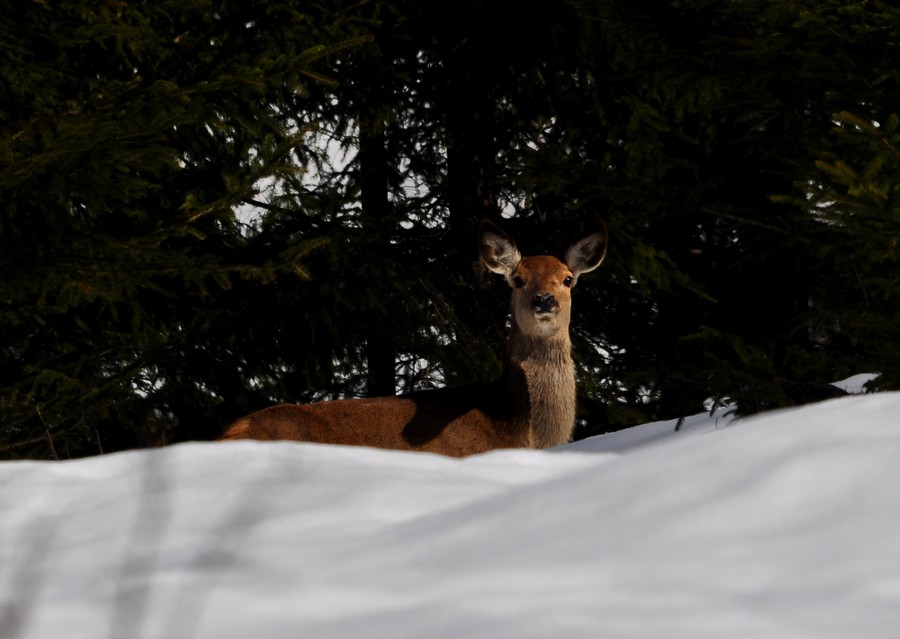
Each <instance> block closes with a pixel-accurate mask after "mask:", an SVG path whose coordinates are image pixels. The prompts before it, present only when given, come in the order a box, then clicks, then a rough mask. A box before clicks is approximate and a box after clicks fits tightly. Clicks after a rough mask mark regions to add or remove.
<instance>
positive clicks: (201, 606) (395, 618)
mask: <svg viewBox="0 0 900 639" xmlns="http://www.w3.org/2000/svg"><path fill="white" fill-rule="evenodd" d="M898 415H900V394H896V393H886V394H880V395H869V396H860V397H849V398H844V399H840V400H835V401H831V402H825V403H822V404H817V405H813V406H808V407H804V408H800V409H795V410H789V411H782V412H778V413H773V414H768V415H764V416H759V417H756V418H752V419H746V420H738V421H735V422H733V423H731V424H729V425H726V420H724V419H722V418H719V419H718V420H717V419H715V418H712V419H700V418H695V419H694V420H693V421H691V422H690V423H688V424H686V426H685V427H684V428H683V429H682V431H681V432H679V433H674V432H673V428H674V423H668V424H665V423H662V424H652V425H646V426H643V427H638V428H637V429H632V431H631V432H625V433H615V434H612V435H607V436H601V437H597V438H593V439H592V440H588V441H585V442H579V443H576V444H572V445H569V446H567V447H561V448H559V449H555V450H553V451H546V452H536V451H521V450H517V451H497V452H493V453H489V454H486V455H481V456H477V457H473V458H468V459H464V460H454V459H447V458H442V457H436V456H432V455H426V454H411V453H398V452H391V451H379V450H370V449H364V448H342V447H335V446H321V445H309V444H296V443H257V442H235V443H227V444H226V443H215V444H211V443H205V444H188V445H181V446H174V447H171V448H167V449H160V450H153V451H141V452H129V453H123V454H117V455H110V456H106V457H100V458H93V459H85V460H79V461H73V462H65V463H37V462H16V463H4V464H0V509H2V512H3V516H2V518H0V637H3V639H20V638H28V639H33V638H41V639H43V638H54V639H55V638H57V637H70V638H73V639H75V638H84V639H98V638H104V637H109V638H115V639H119V638H122V639H140V638H149V637H154V638H155V637H159V638H166V639H168V638H176V637H179V638H180V637H198V638H207V637H208V638H215V639H223V638H229V637H233V638H235V639H238V638H240V639H246V638H251V637H252V638H267V637H277V638H281V637H310V638H312V637H315V638H337V637H347V638H351V637H352V638H353V639H359V637H366V638H372V637H391V638H402V637H416V638H429V637H434V638H446V637H467V638H471V637H485V638H488V637H490V638H497V637H515V638H517V639H519V638H522V637H526V638H527V637H561V636H565V637H590V638H592V639H593V638H597V637H616V638H619V637H622V638H630V637H635V638H648V639H650V638H652V639H658V638H659V637H676V638H677V637H690V638H692V639H696V638H702V637H715V638H716V639H721V638H722V637H729V638H730V637H765V638H766V639H772V638H776V637H784V638H785V639H788V638H789V639H802V638H804V637H809V638H816V639H823V638H828V637H835V638H841V639H846V638H848V637H853V638H854V639H859V638H863V637H873V638H875V637H884V638H886V639H887V638H891V639H893V638H895V637H897V636H898V635H900V499H898V490H900V489H898V488H897V487H898V486H900V420H898V417H897V416H898ZM559 453H565V454H559Z"/></svg>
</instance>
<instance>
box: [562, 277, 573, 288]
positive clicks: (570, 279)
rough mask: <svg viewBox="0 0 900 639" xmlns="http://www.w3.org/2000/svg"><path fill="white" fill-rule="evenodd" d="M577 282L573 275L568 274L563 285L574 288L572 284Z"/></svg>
mask: <svg viewBox="0 0 900 639" xmlns="http://www.w3.org/2000/svg"><path fill="white" fill-rule="evenodd" d="M574 283H575V278H574V277H572V276H571V275H568V276H566V279H564V280H563V286H565V287H566V288H572V284H574Z"/></svg>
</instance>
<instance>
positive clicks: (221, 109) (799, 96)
mask: <svg viewBox="0 0 900 639" xmlns="http://www.w3.org/2000/svg"><path fill="white" fill-rule="evenodd" d="M0 31H2V33H3V38H2V40H0V52H2V55H0V157H2V161H0V269H2V274H3V276H2V277H0V329H2V334H0V456H2V457H22V456H33V457H43V458H53V457H57V458H64V457H70V456H79V455H85V454H94V453H99V452H108V451H113V450H121V449H126V448H130V447H134V446H144V445H157V444H161V443H166V442H172V441H181V440H186V439H193V438H209V437H211V436H213V435H215V434H216V433H217V432H218V430H219V429H220V428H221V427H222V426H223V425H224V424H226V423H227V422H228V421H230V420H231V419H234V418H236V417H238V416H240V415H241V414H242V413H244V412H247V411H249V410H252V409H255V408H259V407H262V406H264V405H266V404H268V403H271V402H275V401H308V400H314V399H322V398H329V397H337V396H348V395H359V394H363V393H367V392H368V393H385V392H390V391H391V390H392V389H395V388H396V389H399V390H404V389H410V388H415V387H423V386H430V385H435V384H442V383H459V382H465V381H472V380H476V379H485V378H490V377H492V376H495V375H497V374H498V372H499V362H500V361H502V353H501V350H502V343H503V335H504V332H505V327H504V312H505V308H506V303H507V297H506V295H507V293H506V291H505V290H504V289H503V288H502V284H499V283H496V282H492V280H491V279H490V278H488V277H485V276H484V274H483V273H479V272H477V271H476V270H473V262H475V253H474V247H473V242H474V240H473V238H474V230H475V228H476V226H477V223H478V221H479V220H480V219H481V218H483V217H492V218H495V219H499V218H500V217H501V216H502V217H504V218H506V219H505V220H503V221H502V223H503V224H504V225H505V226H506V227H507V228H509V230H510V231H511V232H512V233H514V234H515V236H516V237H517V238H521V243H522V245H523V248H526V250H528V252H530V253H536V252H541V251H543V252H557V251H558V250H559V249H560V248H562V247H564V246H566V245H567V242H568V240H569V239H571V236H572V235H574V234H575V233H577V232H578V231H579V229H580V228H583V227H585V226H587V225H589V224H591V223H592V222H593V221H594V220H596V219H597V218H598V217H602V218H604V219H605V220H606V221H607V223H608V225H609V228H610V234H611V246H610V253H609V258H608V259H607V262H606V264H605V265H604V268H603V270H602V271H600V272H598V273H599V274H598V275H597V276H596V277H593V278H590V279H586V280H585V281H584V283H579V286H578V290H577V291H576V292H575V296H574V297H575V300H574V306H575V317H574V323H573V337H574V341H575V348H576V350H577V351H578V354H577V357H576V360H577V361H578V362H579V366H580V369H579V388H580V410H581V414H580V418H579V424H580V430H579V431H578V432H579V434H581V435H587V434H592V433H596V432H603V431H605V430H613V429H616V428H620V427H623V426H627V425H631V424H634V423H638V422H640V421H646V420H650V419H661V418H669V417H678V416H682V415H687V414H691V413H694V412H698V411H700V410H702V409H703V408H704V406H705V407H707V408H708V407H709V406H711V405H713V404H716V403H725V402H736V403H737V406H738V409H739V410H740V411H742V412H753V411H757V410H762V409H765V408H771V407H776V406H786V405H792V404H796V403H800V402H804V401H809V400H812V399H816V398H821V397H827V396H829V395H831V394H834V393H836V392H838V391H836V389H834V388H833V387H831V386H830V385H829V382H831V381H834V380H836V379H839V378H841V377H842V376H845V375H848V374H851V373H857V372H872V373H881V376H880V377H879V378H878V380H877V381H876V384H875V385H877V386H879V387H881V388H897V387H898V384H900V329H898V328H897V327H898V325H900V323H898V321H900V317H898V299H900V285H898V281H900V279H898V272H900V271H898V267H900V263H898V258H897V255H898V253H897V241H898V237H900V217H898V216H900V209H898V197H897V186H896V185H897V184H898V183H900V155H898V154H900V132H898V131H900V128H898V126H900V125H898V122H900V119H898V115H897V106H896V105H897V104H900V84H898V71H897V69H898V68H900V64H898V62H900V60H898V55H900V53H898V52H900V9H897V8H894V7H893V6H891V5H889V4H888V3H884V2H878V1H875V0H869V1H867V2H860V1H859V0H820V1H815V2H814V1H812V0H800V1H798V2H792V3H784V2H778V1H776V0H738V1H735V2H728V3H721V2H710V1H707V0H669V1H666V2H644V1H640V0H637V1H633V2H617V1H612V0H569V1H568V2H564V3H557V4H555V5H553V7H552V10H551V9H548V6H547V5H534V4H531V5H528V6H526V5H525V4H523V3H518V2H511V1H500V2H484V1H482V0H464V1H462V2H458V3H452V4H449V3H441V2H436V3H417V2H409V1H407V0H371V1H369V2H334V3H326V4H325V5H309V4H308V3H297V2H293V1H288V0H284V1H280V0H274V1H265V2H264V1H262V0H259V1H257V0H249V1H246V2H226V1H218V2H210V1H208V0H181V1H180V2H177V3H176V2H169V1H166V0H164V1H162V2H155V3H131V2H127V1H126V2H87V1H78V0H73V1H71V2H58V3H57V2H52V3H51V2H43V1H41V0H27V1H26V2H20V3H17V6H16V7H15V8H12V7H6V8H3V9H2V10H0Z"/></svg>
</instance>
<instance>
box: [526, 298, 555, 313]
mask: <svg viewBox="0 0 900 639" xmlns="http://www.w3.org/2000/svg"><path fill="white" fill-rule="evenodd" d="M531 306H532V308H534V310H535V312H537V313H552V312H553V311H555V310H556V307H557V306H559V304H557V303H556V297H555V296H554V295H552V294H550V293H539V294H537V295H535V296H534V298H533V299H532V300H531Z"/></svg>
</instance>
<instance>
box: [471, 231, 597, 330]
mask: <svg viewBox="0 0 900 639" xmlns="http://www.w3.org/2000/svg"><path fill="white" fill-rule="evenodd" d="M606 245H607V231H606V225H605V224H603V223H602V222H600V223H598V224H596V225H595V226H593V227H591V229H589V230H588V231H587V232H586V233H585V234H583V235H582V236H581V237H580V238H579V239H578V240H577V241H575V242H574V243H573V244H572V245H571V246H570V247H569V248H568V250H566V253H565V258H564V261H563V260H559V259H557V258H555V257H552V256H549V255H538V256H533V257H522V254H521V253H520V252H519V249H518V248H516V244H515V242H514V241H513V240H512V238H511V237H510V236H509V235H507V234H506V233H505V232H504V231H503V230H501V229H500V228H499V227H497V226H496V225H495V224H493V223H492V222H489V221H487V220H485V221H483V222H482V223H481V226H480V228H479V250H480V254H481V261H482V262H483V263H484V265H485V266H486V267H487V268H488V269H489V270H491V271H493V272H494V273H498V274H500V275H503V276H504V277H505V278H506V281H507V282H508V283H509V285H510V286H511V287H512V289H513V294H512V306H513V327H514V329H517V330H518V331H519V332H521V333H522V334H523V335H524V336H528V337H533V338H549V337H552V336H554V335H558V334H561V335H564V336H566V337H568V328H569V319H570V317H571V308H572V288H573V287H574V286H575V283H576V282H577V281H578V276H579V275H581V274H582V273H587V272H589V271H592V270H594V269H595V268H597V267H598V266H599V265H600V263H601V262H602V261H603V258H604V257H605V256H606Z"/></svg>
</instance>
